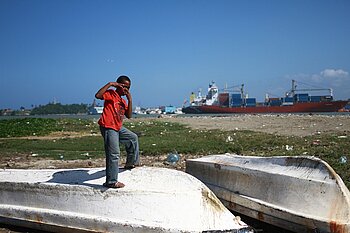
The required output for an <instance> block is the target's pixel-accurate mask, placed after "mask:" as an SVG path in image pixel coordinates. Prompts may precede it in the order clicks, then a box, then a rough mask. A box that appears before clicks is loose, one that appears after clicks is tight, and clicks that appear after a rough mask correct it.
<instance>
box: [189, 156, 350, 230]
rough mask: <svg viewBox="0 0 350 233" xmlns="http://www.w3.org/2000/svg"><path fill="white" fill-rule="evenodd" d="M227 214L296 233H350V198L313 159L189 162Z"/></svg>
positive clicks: (225, 158)
mask: <svg viewBox="0 0 350 233" xmlns="http://www.w3.org/2000/svg"><path fill="white" fill-rule="evenodd" d="M186 172H188V173H189V174H191V175H193V176H195V177H197V178H198V179H200V180H201V181H203V182H204V183H205V184H206V185H207V186H208V187H209V188H210V189H211V190H212V191H213V192H214V193H215V194H216V196H217V197H218V198H219V199H220V200H221V201H222V202H223V203H224V205H225V206H226V207H228V208H229V209H231V210H233V211H235V212H238V213H240V214H242V215H243V214H244V215H247V216H250V217H252V218H255V219H258V220H260V221H264V222H267V223H269V224H272V225H275V226H278V227H281V228H285V229H288V230H291V231H294V232H298V233H299V232H330V233H349V232H350V192H349V190H348V189H347V188H346V186H345V185H344V183H343V181H342V179H341V178H340V177H339V175H338V174H336V173H335V171H334V170H333V169H332V168H331V167H330V166H329V165H328V164H327V163H326V162H324V161H322V160H320V159H318V158H315V157H311V156H300V157H299V156H297V157H290V156H288V157H285V156H284V157H253V156H239V155H229V154H226V155H212V156H207V157H203V158H199V159H190V160H187V161H186Z"/></svg>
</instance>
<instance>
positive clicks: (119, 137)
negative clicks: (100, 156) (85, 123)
mask: <svg viewBox="0 0 350 233" xmlns="http://www.w3.org/2000/svg"><path fill="white" fill-rule="evenodd" d="M130 85H131V81H130V79H129V77H127V76H125V75H122V76H119V77H118V79H117V81H116V82H109V83H107V84H106V85H104V86H103V87H102V88H101V89H100V90H99V91H98V92H97V93H96V94H95V97H96V98H97V99H101V100H104V108H103V113H102V115H101V117H100V120H99V121H98V124H99V125H100V130H101V134H102V136H103V140H104V147H105V154H106V183H104V184H103V185H104V186H105V187H108V188H123V187H124V186H125V185H124V184H123V183H122V182H119V181H118V172H119V156H120V147H119V142H120V143H122V144H124V145H125V150H126V152H127V157H126V163H125V168H126V169H132V168H134V167H135V166H136V165H139V142H138V137H137V135H136V134H135V133H133V132H131V131H130V130H128V129H127V128H125V127H124V126H123V118H124V116H126V117H127V118H131V116H132V97H131V94H130V92H129V89H130ZM110 87H115V90H114V89H110ZM122 96H125V97H126V99H127V100H128V101H127V102H126V100H125V99H123V98H122Z"/></svg>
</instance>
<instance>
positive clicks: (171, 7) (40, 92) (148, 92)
mask: <svg viewBox="0 0 350 233" xmlns="http://www.w3.org/2000/svg"><path fill="white" fill-rule="evenodd" d="M349 12H350V1H347V0H344V1H340V0H335V1H330V0H327V1H325V0H308V1H305V0H289V1H288V0H285V1H280V0H275V1H272V0H256V1H253V0H242V1H239V0H148V1H144V0H130V1H119V0H115V1H97V0H96V1H92V0H50V1H46V0H0V33H1V36H0V78H1V79H0V80H1V81H0V99H1V101H0V109H1V108H13V109H18V108H20V107H21V106H24V107H27V108H30V107H31V106H32V105H39V104H47V103H49V102H52V101H53V100H56V101H59V102H61V103H62V104H71V103H92V101H93V99H94V94H95V93H96V91H97V90H98V89H99V88H100V87H102V86H103V85H104V84H106V83H107V82H109V81H114V80H115V79H116V78H117V77H118V76H119V75H121V74H125V75H128V76H130V78H131V79H132V88H131V92H132V94H133V100H134V106H136V105H141V106H143V107H150V106H160V105H176V106H181V105H182V103H183V102H184V100H185V99H186V98H187V99H188V97H189V95H190V93H191V92H192V91H195V92H197V91H198V89H199V88H202V90H203V92H206V88H207V86H208V83H209V82H210V81H212V80H214V81H216V83H217V85H218V86H219V87H224V85H225V84H227V85H228V86H232V85H239V84H242V83H244V84H245V88H246V91H247V92H248V94H249V96H250V97H256V98H257V99H258V100H263V98H264V96H265V93H270V94H271V95H276V96H282V95H283V94H284V92H285V91H286V90H288V89H289V88H290V86H291V80H292V79H296V80H297V81H299V82H300V83H306V84H310V85H312V86H313V87H331V88H333V89H334V96H335V98H336V99H348V98H350V92H349V90H350V74H349V72H350V62H349V61H350V44H349V41H350V25H349V24H350V23H349V22H350V14H349ZM300 87H301V86H300ZM305 87H306V86H305Z"/></svg>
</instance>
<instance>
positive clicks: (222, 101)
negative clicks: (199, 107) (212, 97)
mask: <svg viewBox="0 0 350 233" xmlns="http://www.w3.org/2000/svg"><path fill="white" fill-rule="evenodd" d="M219 105H220V106H224V107H228V106H229V94H228V93H220V94H219Z"/></svg>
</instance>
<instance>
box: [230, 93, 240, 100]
mask: <svg viewBox="0 0 350 233" xmlns="http://www.w3.org/2000/svg"><path fill="white" fill-rule="evenodd" d="M231 99H242V95H241V94H232V95H231Z"/></svg>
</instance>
